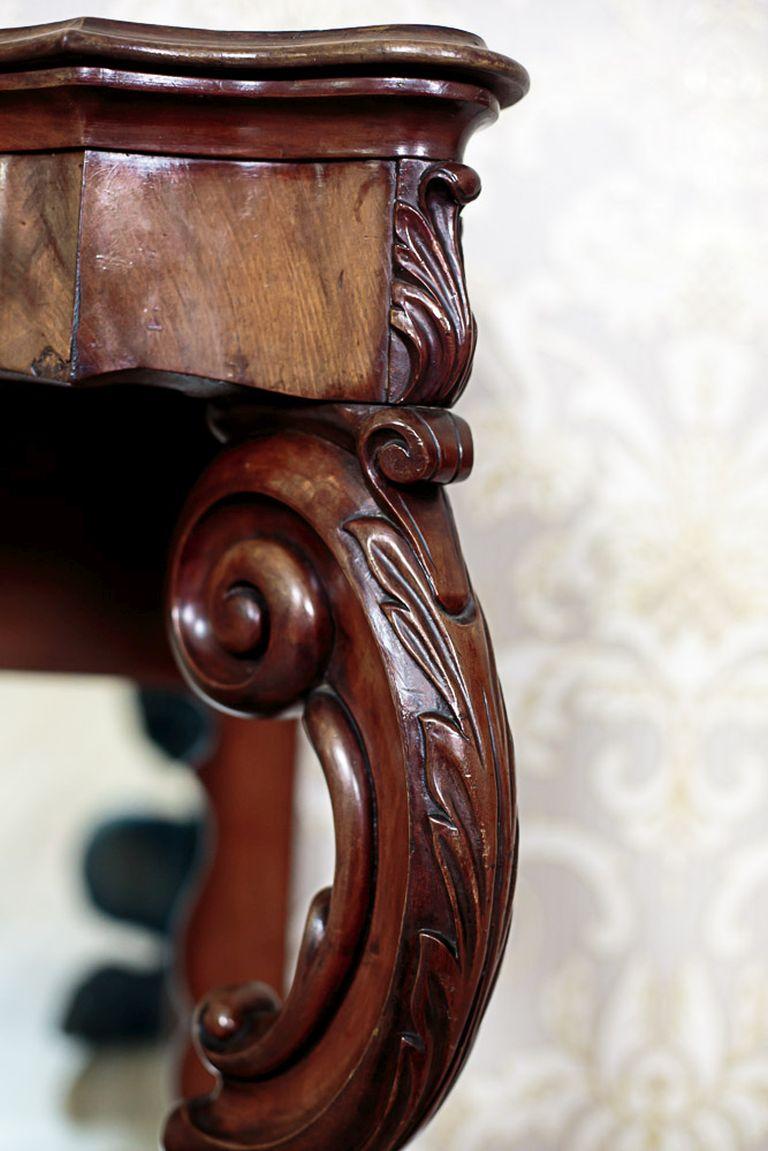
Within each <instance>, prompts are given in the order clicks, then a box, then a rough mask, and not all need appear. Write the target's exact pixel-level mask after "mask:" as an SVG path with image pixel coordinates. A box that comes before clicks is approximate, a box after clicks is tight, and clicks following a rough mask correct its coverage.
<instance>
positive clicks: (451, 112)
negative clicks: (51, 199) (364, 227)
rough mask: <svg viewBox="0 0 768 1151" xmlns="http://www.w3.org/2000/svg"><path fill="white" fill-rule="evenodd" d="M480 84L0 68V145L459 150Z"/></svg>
mask: <svg viewBox="0 0 768 1151" xmlns="http://www.w3.org/2000/svg"><path fill="white" fill-rule="evenodd" d="M497 115H498V103H497V101H496V98H495V96H493V95H492V93H491V92H490V91H489V90H488V89H487V88H481V87H478V86H477V85H473V84H462V83H457V82H454V81H445V80H432V79H428V78H422V79H410V78H407V77H402V78H401V77H388V76H382V77H378V76H373V77H341V78H336V77H331V78H328V79H312V80H294V79H289V80H235V79H216V80H211V79H207V78H205V77H198V76H172V77H168V76H157V75H151V76H146V75H143V74H136V73H133V72H114V71H112V70H110V69H103V68H90V67H88V68H82V67H81V68H77V69H74V68H55V69H52V70H51V71H41V72H23V73H11V74H9V75H2V74H1V73H0V150H6V151H13V152H28V151H40V150H42V149H54V148H94V149H105V150H112V151H130V152H149V153H155V154H157V155H164V156H210V157H226V158H228V159H241V160H274V159H279V160H316V159H317V160H339V159H374V158H378V157H396V156H410V155H417V156H425V157H431V158H434V159H443V158H444V157H452V158H454V157H455V158H456V159H460V158H461V157H462V155H463V154H464V148H465V146H466V143H467V141H468V139H469V137H470V136H471V135H472V133H473V132H474V131H476V130H477V129H478V128H481V127H483V126H484V125H485V124H489V123H492V122H493V121H494V120H495V119H496V116H497Z"/></svg>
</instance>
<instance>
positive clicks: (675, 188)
mask: <svg viewBox="0 0 768 1151" xmlns="http://www.w3.org/2000/svg"><path fill="white" fill-rule="evenodd" d="M89 7H90V10H91V11H93V12H94V13H97V12H99V13H101V14H105V15H112V16H119V17H121V18H124V19H125V18H134V19H153V20H165V21H168V22H176V23H185V24H202V25H206V24H208V25H211V24H215V25H217V26H226V25H229V26H232V27H238V26H240V27H246V26H249V25H250V26H261V27H279V26H286V27H300V26H313V25H320V24H328V25H331V24H350V23H364V22H375V23H379V22H382V21H383V20H389V21H398V20H401V21H402V20H405V21H407V20H414V21H416V20H418V21H421V22H432V23H446V24H455V25H459V26H470V27H471V28H473V29H474V30H476V31H478V32H480V33H481V34H482V35H484V36H485V38H486V40H487V41H488V43H489V44H491V45H492V46H493V47H497V48H499V49H501V50H504V51H508V52H509V53H511V54H512V55H515V56H517V57H518V58H519V59H520V60H521V61H522V62H523V63H524V64H526V66H527V67H528V68H529V69H530V71H531V75H532V90H531V94H530V96H529V97H528V98H527V99H526V100H525V101H524V102H523V104H521V105H520V106H519V107H518V108H516V109H514V110H512V111H511V112H509V113H507V114H505V116H504V117H503V118H502V120H501V121H500V122H499V124H498V125H497V126H496V127H495V128H493V129H492V130H491V131H488V132H486V133H483V134H482V135H481V136H479V137H478V138H477V140H476V141H475V142H474V143H473V144H472V146H471V149H470V152H469V154H468V157H467V159H468V161H469V162H470V163H472V164H473V165H474V166H476V167H477V168H478V169H479V170H480V172H481V173H482V177H483V182H484V192H483V195H482V196H481V198H480V200H479V201H478V202H477V204H473V205H472V206H470V207H469V208H468V209H467V212H466V213H465V246H466V251H467V257H468V272H469V281H470V289H471V294H472V300H473V306H474V309H475V311H476V313H477V316H478V321H479V327H480V339H479V349H478V355H477V359H476V366H475V371H474V376H473V380H472V384H471V386H470V388H469V390H468V392H467V394H466V397H465V398H464V399H463V400H462V402H461V406H460V409H459V410H460V411H461V413H462V414H463V415H464V416H465V417H466V418H467V419H468V420H469V421H470V423H471V424H472V426H473V428H474V432H475V439H476V448H477V452H476V458H477V464H476V469H475V473H474V476H473V477H472V478H471V480H470V482H469V483H467V484H466V485H462V486H461V487H460V488H458V489H457V490H456V492H455V496H454V502H455V506H456V509H457V516H458V519H459V524H460V527H461V530H462V534H463V538H464V541H465V547H466V553H467V558H468V562H469V565H470V568H471V570H472V572H473V578H474V582H475V585H476V587H477V590H478V593H479V595H480V598H481V599H482V601H483V603H484V605H485V608H486V611H487V614H488V616H489V619H490V624H491V628H492V631H493V634H494V635H495V637H496V644H497V650H498V655H499V664H500V668H501V671H502V676H503V680H504V685H505V690H506V696H507V702H508V708H509V712H510V716H511V720H512V724H513V728H514V731H515V735H516V744H517V749H518V769H519V781H520V806H521V819H522V856H521V869H520V880H519V888H518V899H517V907H516V918H515V925H514V929H513V937H512V941H511V945H510V949H509V953H508V957H507V960H506V964H505V968H504V971H503V974H502V977H501V980H500V984H499V987H498V990H497V993H496V996H495V999H494V1000H493V1003H492V1005H491V1009H490V1012H489V1014H488V1017H487V1020H486V1022H485V1025H484V1028H483V1031H482V1033H481V1036H480V1040H479V1042H478V1045H477V1048H476V1051H475V1054H474V1056H473V1058H472V1060H471V1061H470V1064H469V1066H468V1068H467V1070H466V1072H465V1074H464V1075H463V1077H462V1079H461V1081H460V1083H459V1085H458V1087H457V1089H456V1091H455V1093H454V1095H453V1096H452V1098H451V1100H450V1101H449V1103H448V1104H447V1106H446V1107H445V1109H444V1110H443V1111H442V1112H441V1113H440V1115H439V1116H438V1117H437V1119H436V1120H435V1121H434V1122H433V1124H432V1125H431V1126H430V1127H429V1128H428V1129H427V1130H426V1131H425V1132H424V1133H423V1134H422V1135H421V1136H420V1137H419V1138H418V1139H417V1141H416V1143H415V1144H414V1146H415V1148H417V1151H766V1148H768V916H766V913H765V905H766V899H768V751H767V749H768V401H767V400H766V390H765V387H766V380H765V366H766V363H768V323H766V307H767V306H768V305H767V301H768V4H766V2H765V0H546V2H542V0H493V2H491V0H475V3H473V4H472V5H467V4H464V3H459V0H446V2H439V0H423V2H421V3H416V4H413V3H410V2H409V3H406V2H405V0H390V2H388V3H387V4H378V3H375V2H373V0H359V2H356V3H354V4H353V3H351V2H339V0H333V2H327V3H322V4H317V3H314V4H310V3H308V2H306V0H300V2H295V0H294V2H284V3H281V4H273V5H269V6H267V5H266V4H263V3H256V2H252V0H248V2H247V3H246V2H244V0H224V2H223V3H221V4H220V5H219V6H218V7H217V8H216V10H215V11H212V10H211V9H210V5H208V4H203V3H202V2H201V0H185V2H184V3H183V4H182V3H181V2H177V0H162V2H159V3H157V4H155V5H152V6H148V5H147V4H146V3H143V2H142V0H121V2H119V3H118V2H117V0H115V2H114V3H102V4H101V5H99V4H93V3H92V4H90V6H89ZM8 8H10V9H11V10H12V11H11V12H10V13H8V11H7V9H8ZM70 11H71V9H70V6H69V5H65V6H63V5H61V4H56V3H52V2H48V3H46V2H45V0H35V2H28V3H25V4H24V5H23V6H20V5H19V4H17V3H15V2H11V3H10V4H6V5H5V9H4V15H5V16H6V22H9V23H12V22H13V20H14V17H15V18H16V19H17V21H18V22H22V21H30V20H33V19H46V18H57V17H59V18H60V17H61V16H62V15H64V14H67V13H69V12H70ZM299 832H300V838H299V846H300V851H299V864H300V867H299V876H298V879H297V887H296V893H295V902H296V908H297V918H298V917H299V916H302V915H303V913H304V910H305V908H306V902H307V898H308V895H309V894H310V893H311V892H312V891H313V890H314V889H315V887H316V886H317V873H318V870H319V869H321V867H320V863H319V861H322V860H323V859H324V860H325V863H326V867H327V869H328V870H329V869H330V867H331V866H332V847H331V841H330V836H329V830H328V804H327V799H326V797H325V795H324V792H323V790H322V782H321V780H320V778H319V772H317V771H314V770H313V769H312V768H311V766H307V767H306V770H305V771H304V772H303V774H302V783H301V805H300V813H299ZM329 852H330V853H331V854H330V858H329Z"/></svg>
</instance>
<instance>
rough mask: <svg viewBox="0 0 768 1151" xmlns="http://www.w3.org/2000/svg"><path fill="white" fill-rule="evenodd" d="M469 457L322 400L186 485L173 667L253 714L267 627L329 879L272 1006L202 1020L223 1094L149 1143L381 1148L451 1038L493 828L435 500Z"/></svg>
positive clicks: (471, 640)
mask: <svg viewBox="0 0 768 1151" xmlns="http://www.w3.org/2000/svg"><path fill="white" fill-rule="evenodd" d="M470 460H471V441H470V439H469V433H468V429H466V425H464V424H463V423H462V422H461V421H458V420H457V419H456V418H455V417H453V416H452V415H450V414H449V413H447V412H444V411H440V410H429V409H424V408H422V409H396V410H393V409H385V410H381V409H378V410H377V409H373V408H368V409H363V408H361V409H353V408H350V407H349V406H339V407H330V406H329V407H327V408H318V409H313V410H311V411H309V412H306V411H304V412H303V413H302V416H301V419H300V420H299V421H296V420H290V419H287V418H284V417H281V416H280V415H279V414H277V415H273V417H272V418H271V420H270V421H269V422H268V423H267V424H266V425H265V426H264V427H263V428H262V431H261V433H260V434H259V436H258V437H257V438H256V439H252V440H250V441H247V442H243V443H240V444H237V445H235V446H233V447H230V448H229V449H228V450H227V451H225V452H224V454H223V455H222V456H221V457H220V459H219V460H218V461H217V462H216V463H214V465H213V466H212V468H211V469H210V470H209V473H208V474H207V475H206V476H205V477H204V478H203V480H202V481H201V483H200V485H199V487H198V489H197V491H196V492H195V493H193V496H192V499H191V501H190V505H189V507H188V510H187V512H186V514H185V517H184V519H183V522H182V526H181V529H180V532H179V537H178V539H177V542H176V545H175V549H174V559H173V565H172V572H171V581H170V582H171V592H170V594H171V605H172V619H173V627H172V636H173V642H174V646H175V648H176V651H177V654H178V656H179V659H180V662H181V664H182V667H183V668H184V669H185V671H186V674H187V675H188V676H189V677H190V678H191V680H192V681H193V682H194V683H195V685H196V687H197V688H198V690H201V691H203V692H204V693H205V694H207V695H208V696H209V698H212V699H213V700H218V701H219V702H222V701H223V702H225V703H226V706H228V707H230V708H233V709H235V710H240V711H243V712H245V713H247V714H258V713H260V712H262V711H263V712H271V711H273V710H274V707H275V702H276V697H275V693H274V690H273V689H272V686H271V685H272V679H271V677H270V675H268V674H267V671H265V670H264V667H263V666H262V665H263V663H264V661H266V667H267V670H268V669H269V664H270V661H272V660H275V659H277V660H278V662H279V659H280V655H279V653H280V635H278V633H277V632H276V630H275V622H274V620H275V619H278V618H279V625H280V632H281V634H282V636H283V638H284V637H285V636H289V637H290V643H291V650H290V652H289V653H288V655H287V656H285V655H284V656H283V658H287V659H289V660H291V659H294V660H295V661H296V662H297V663H298V668H297V669H295V670H294V671H293V673H292V675H291V676H288V675H287V673H285V672H283V673H282V675H280V676H278V679H279V682H280V683H281V685H282V688H281V691H282V695H281V698H280V701H279V702H280V703H281V705H284V704H286V703H287V702H289V700H288V698H287V696H288V694H289V693H290V692H293V693H294V694H295V697H296V698H297V699H303V700H305V701H306V702H305V707H306V722H307V726H308V730H309V733H310V736H311V739H312V742H313V743H314V745H315V748H316V750H317V752H318V755H319V757H320V760H321V763H322V765H323V768H324V770H325V773H326V776H327V778H328V783H329V787H330V789H331V794H332V799H333V806H334V819H335V824H336V832H337V866H336V874H335V877H334V884H333V887H332V889H331V890H330V892H328V891H324V892H321V893H320V894H319V895H318V897H317V898H316V900H315V904H313V908H312V911H311V913H310V916H309V919H308V926H307V931H306V932H305V938H304V943H303V945H302V950H301V954H300V957H299V961H298V967H297V977H296V979H295V980H294V984H293V987H292V988H291V991H290V993H289V995H288V997H287V999H286V1002H285V1003H284V1004H282V1005H280V1004H279V1003H278V1002H277V1000H276V999H275V998H274V996H271V995H270V993H268V991H267V989H265V988H264V987H262V986H260V985H253V986H252V987H250V988H241V989H235V990H234V991H230V992H225V993H222V994H219V995H218V996H214V997H213V999H212V1001H211V1004H210V1005H209V1007H208V1008H206V1007H203V1008H202V1009H201V1012H200V1016H199V1035H198V1042H199V1044H200V1048H201V1050H202V1052H203V1053H204V1055H205V1057H206V1058H207V1059H208V1060H209V1061H210V1062H211V1063H212V1064H213V1065H214V1066H215V1067H217V1069H218V1070H219V1072H220V1075H221V1086H220V1089H219V1091H218V1092H217V1093H216V1094H214V1095H212V1096H210V1097H207V1098H203V1099H201V1100H196V1101H190V1102H188V1103H186V1104H184V1105H183V1106H182V1107H181V1108H180V1109H179V1110H178V1111H177V1112H176V1114H175V1115H174V1117H173V1118H172V1119H171V1121H170V1123H169V1126H168V1130H167V1133H166V1147H167V1148H168V1151H197V1149H199V1151H223V1148H225V1147H226V1148H233V1147H235V1148H237V1147H240V1148H243V1149H248V1151H266V1149H267V1148H272V1147H281V1148H283V1149H284V1151H336V1148H337V1147H339V1146H343V1147H357V1148H360V1149H361V1151H395V1148H398V1147H401V1146H403V1145H404V1143H405V1142H407V1141H408V1139H410V1137H411V1136H412V1135H413V1134H414V1133H415V1131H416V1130H417V1129H418V1127H419V1126H420V1125H421V1124H422V1123H423V1122H424V1121H425V1120H426V1119H427V1118H428V1117H429V1116H430V1115H431V1114H432V1113H433V1111H434V1110H435V1109H436V1108H437V1107H438V1106H439V1104H440V1102H441V1101H442V1099H443V1098H444V1096H445V1094H446V1093H447V1091H448V1090H449V1089H450V1087H451V1084H452V1083H453V1080H454V1079H455V1077H456V1075H457V1074H458V1072H459V1070H460V1069H461V1066H462V1064H463V1062H464V1059H465V1058H466V1054H467V1052H468V1050H469V1048H470V1047H471V1044H472V1040H473V1038H474V1034H475V1032H476V1029H477V1026H478V1024H479V1021H480V1018H481V1017H482V1013H483V1011H484V1009H485V1005H486V1003H487V1000H488V996H489V994H490V991H491V988H492V986H493V982H494V980H495V977H496V973H497V971H498V966H499V962H500V958H501V953H502V951H503V947H504V943H505V941H506V937H507V933H508V928H509V919H510V914H511V896H512V890H513V886H514V866H515V858H516V843H517V832H516V819H515V794H514V779H513V762H512V749H511V743H510V740H509V735H508V727H507V723H506V716H505V714H504V708H503V703H502V701H501V695H500V690H499V686H498V680H497V676H496V671H495V667H494V662H493V655H492V652H491V649H490V645H489V641H488V635H487V630H486V627H485V623H484V620H483V617H482V613H481V611H480V609H479V607H478V605H477V603H476V600H475V598H474V594H473V592H472V589H471V584H470V583H469V579H468V577H467V573H466V569H465V566H464V563H463V559H462V557H461V553H460V549H459V546H458V539H457V536H456V532H455V526H454V524H453V518H452V515H451V512H450V507H449V505H448V502H447V498H446V496H445V493H444V491H443V488H442V486H441V485H442V484H444V483H446V482H449V480H450V479H451V478H460V477H462V476H463V475H464V474H465V473H466V471H467V470H468V462H469V461H470ZM319 476H322V477H324V478H325V482H324V483H323V484H319V483H318V482H317V479H318V477H319ZM262 561H263V563H264V566H262ZM266 561H269V562H268V563H267V562H266ZM294 593H295V597H294V598H295V605H294V609H293V611H292V610H291V609H290V606H287V605H290V602H291V599H292V596H293V595H294ZM232 595H234V598H235V604H234V607H233V606H232V605H231V604H230V606H229V607H228V608H227V609H226V610H224V608H223V607H222V604H228V603H229V599H230V597H231V596H232ZM254 605H256V606H257V607H258V611H256V608H255V607H254ZM273 605H274V608H275V611H276V612H277V615H276V616H275V617H274V618H273ZM217 1028H218V1030H217Z"/></svg>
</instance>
